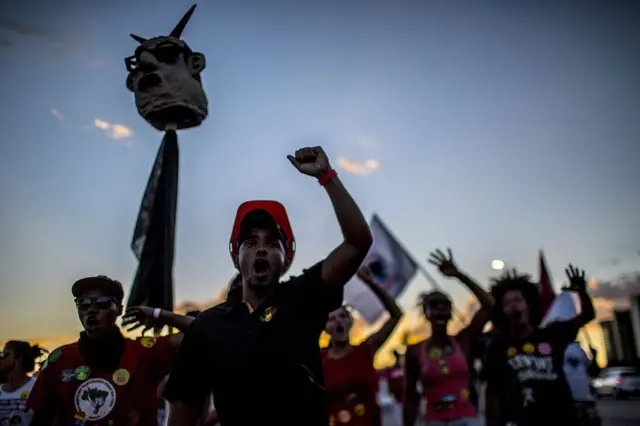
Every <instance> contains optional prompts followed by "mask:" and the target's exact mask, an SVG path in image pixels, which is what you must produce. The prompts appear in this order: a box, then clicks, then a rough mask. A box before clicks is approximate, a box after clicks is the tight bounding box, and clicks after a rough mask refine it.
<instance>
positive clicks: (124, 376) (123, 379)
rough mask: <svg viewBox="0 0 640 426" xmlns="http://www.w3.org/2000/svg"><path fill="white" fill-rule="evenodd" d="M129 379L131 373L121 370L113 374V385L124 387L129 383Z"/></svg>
mask: <svg viewBox="0 0 640 426" xmlns="http://www.w3.org/2000/svg"><path fill="white" fill-rule="evenodd" d="M129 377H130V374H129V372H128V371H127V370H125V369H124V368H120V369H119V370H116V371H115V373H113V377H112V379H113V383H115V384H116V385H118V386H124V385H126V384H127V383H129Z"/></svg>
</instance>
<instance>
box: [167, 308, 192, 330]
mask: <svg viewBox="0 0 640 426" xmlns="http://www.w3.org/2000/svg"><path fill="white" fill-rule="evenodd" d="M194 319H195V318H193V317H188V316H186V315H178V314H174V313H173V312H169V311H165V310H161V311H160V315H159V317H158V321H159V322H160V323H161V324H164V325H167V326H169V327H172V328H177V329H178V330H180V331H184V330H186V329H187V328H189V325H191V323H192V322H193V320H194Z"/></svg>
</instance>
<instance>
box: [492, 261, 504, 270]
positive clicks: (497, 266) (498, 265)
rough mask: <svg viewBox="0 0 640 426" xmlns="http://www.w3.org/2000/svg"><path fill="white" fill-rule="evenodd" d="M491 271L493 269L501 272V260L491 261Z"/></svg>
mask: <svg viewBox="0 0 640 426" xmlns="http://www.w3.org/2000/svg"><path fill="white" fill-rule="evenodd" d="M491 269H495V270H496V271H502V270H503V269H504V262H503V261H502V260H492V261H491Z"/></svg>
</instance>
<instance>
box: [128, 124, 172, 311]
mask: <svg viewBox="0 0 640 426" xmlns="http://www.w3.org/2000/svg"><path fill="white" fill-rule="evenodd" d="M178 160H179V152H178V136H177V135H176V132H175V131H174V130H169V131H167V132H166V133H165V135H164V138H163V139H162V145H160V149H159V150H158V155H157V156H156V161H155V163H154V165H153V169H152V170H151V175H150V176H149V182H148V183H147V189H146V190H145V192H144V196H143V198H142V204H141V206H140V213H139V214H138V221H137V222H136V228H135V230H134V232H133V240H132V242H131V249H132V250H133V253H134V255H135V256H136V258H137V259H138V262H139V263H138V271H137V272H136V277H135V279H134V281H133V285H132V286H131V293H130V294H129V300H128V301H127V308H130V307H132V306H140V305H145V306H150V307H153V308H160V309H165V310H168V311H173V255H174V246H175V228H176V208H177V204H178Z"/></svg>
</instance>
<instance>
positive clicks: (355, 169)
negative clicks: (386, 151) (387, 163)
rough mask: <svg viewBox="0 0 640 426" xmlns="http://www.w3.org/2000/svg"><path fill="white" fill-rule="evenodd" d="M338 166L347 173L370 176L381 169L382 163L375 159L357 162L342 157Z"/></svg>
mask: <svg viewBox="0 0 640 426" xmlns="http://www.w3.org/2000/svg"><path fill="white" fill-rule="evenodd" d="M338 165H339V166H340V167H342V168H343V169H344V170H345V171H346V172H347V173H350V174H352V175H360V176H364V175H368V174H370V173H373V172H374V171H376V170H378V169H379V168H380V162H379V161H378V160H375V159H371V160H366V161H356V160H350V159H348V158H346V157H340V158H338Z"/></svg>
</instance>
